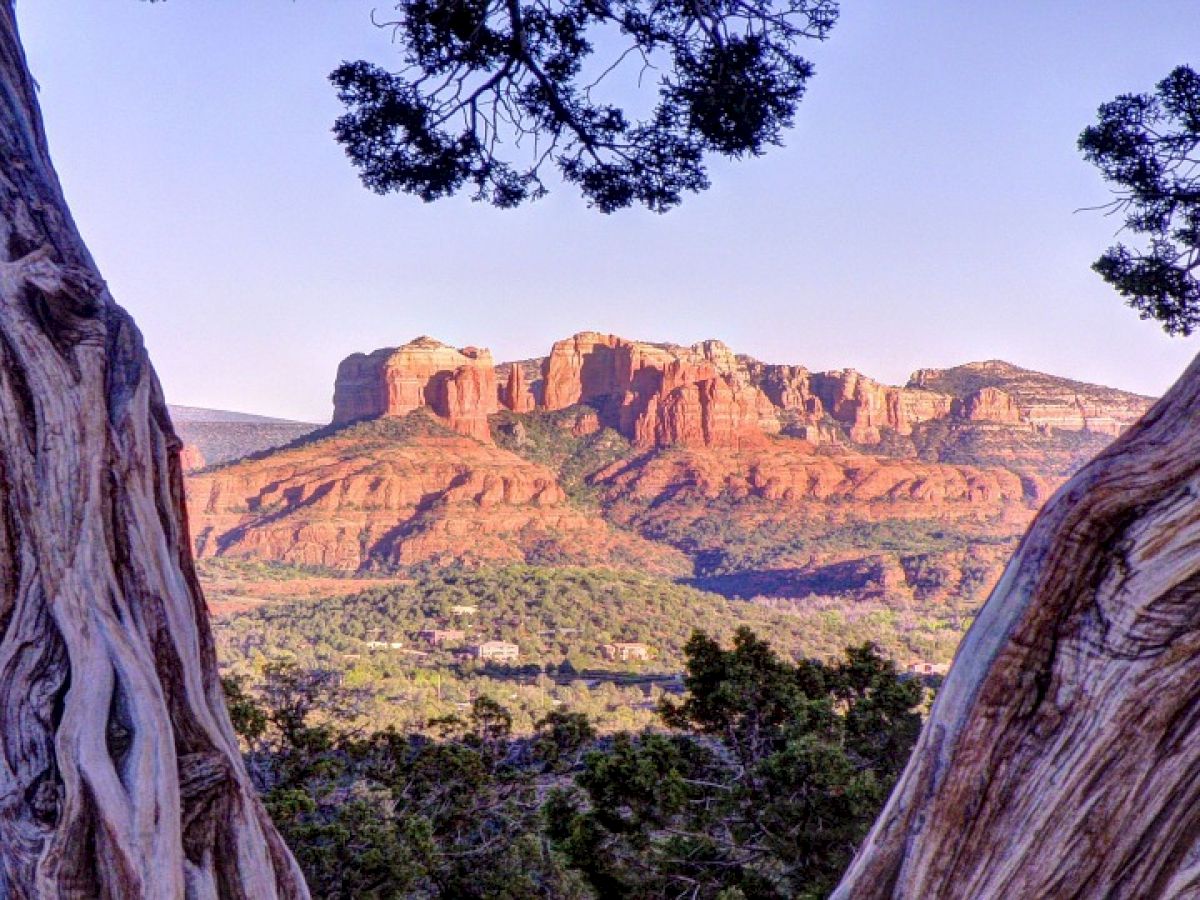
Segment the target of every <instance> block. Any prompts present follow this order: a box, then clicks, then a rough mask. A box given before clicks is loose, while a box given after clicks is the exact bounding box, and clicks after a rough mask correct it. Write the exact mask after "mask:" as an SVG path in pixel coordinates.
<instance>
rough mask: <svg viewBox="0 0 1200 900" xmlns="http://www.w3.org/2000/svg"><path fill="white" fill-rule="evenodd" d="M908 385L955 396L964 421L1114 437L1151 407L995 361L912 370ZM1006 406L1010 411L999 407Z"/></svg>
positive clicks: (1140, 399) (1112, 392) (1128, 396)
mask: <svg viewBox="0 0 1200 900" xmlns="http://www.w3.org/2000/svg"><path fill="white" fill-rule="evenodd" d="M908 386H909V387H910V388H925V389H928V390H934V391H943V392H947V393H951V394H953V395H955V396H956V397H958V398H960V399H961V403H960V405H959V407H958V409H959V410H960V411H961V412H959V414H961V415H962V416H963V417H964V418H968V419H986V420H988V421H995V422H1007V423H1009V424H1017V423H1027V424H1028V425H1030V426H1031V427H1033V428H1037V429H1040V430H1043V431H1051V430H1056V429H1057V430H1060V431H1089V432H1092V433H1094V434H1101V435H1108V436H1116V435H1118V434H1120V433H1121V432H1122V431H1124V430H1125V429H1126V428H1128V427H1129V426H1130V425H1132V424H1133V423H1134V422H1136V421H1137V420H1138V419H1139V418H1141V416H1142V414H1143V413H1145V412H1146V410H1147V409H1149V408H1150V403H1151V399H1150V398H1149V397H1140V396H1138V395H1136V394H1129V393H1126V392H1125V391H1118V390H1114V389H1113V388H1107V387H1103V386H1101V385H1096V384H1087V383H1085V382H1081V381H1072V380H1070V379H1067V378H1057V377H1055V376H1052V375H1045V374H1043V373H1041V372H1033V371H1030V370H1029V369H1022V368H1021V367H1020V366H1014V365H1012V364H1011V363H1006V362H1003V361H1001V360H989V361H987V362H977V363H967V364H966V365H962V366H956V367H954V368H952V369H918V370H917V371H916V372H914V373H913V375H912V377H911V378H910V379H909V381H908ZM989 391H999V392H1002V394H1003V396H1000V395H999V394H996V393H989ZM1005 398H1007V399H1005ZM1010 404H1011V408H1005V407H1006V406H1009V405H1010ZM1014 409H1015V414H1014V412H1013V410H1014Z"/></svg>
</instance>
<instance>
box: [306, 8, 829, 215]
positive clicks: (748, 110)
mask: <svg viewBox="0 0 1200 900" xmlns="http://www.w3.org/2000/svg"><path fill="white" fill-rule="evenodd" d="M837 12H838V7H837V3H836V2H835V0H784V2H774V0H753V2H743V3H739V4H736V5H735V4H709V5H705V6H697V5H695V4H691V3H687V2H681V0H667V2H662V0H659V2H654V3H649V2H645V0H619V2H614V3H596V2H593V0H556V2H554V3H546V4H535V5H522V4H520V3H518V2H516V0H471V2H463V0H404V2H401V3H399V4H397V6H396V13H395V16H396V21H395V22H394V23H391V24H392V25H393V26H394V27H393V29H392V31H391V34H392V36H393V38H394V40H395V41H396V43H397V44H398V45H399V47H400V51H401V55H402V56H403V58H404V66H405V67H404V69H403V70H402V71H400V72H397V73H393V72H388V71H386V70H384V69H382V68H380V67H379V66H376V65H373V64H371V63H368V62H366V61H358V62H347V63H344V64H343V65H342V66H340V67H339V68H338V69H337V70H336V71H335V72H334V73H333V74H332V75H331V76H330V80H331V81H332V82H333V83H334V85H335V86H336V88H337V92H338V97H339V99H340V100H341V101H342V103H343V104H345V106H346V107H347V112H346V114H345V115H343V116H342V117H341V118H339V119H338V121H337V123H336V125H335V126H334V133H335V134H336V136H337V139H338V141H339V142H340V143H341V144H342V145H343V147H344V148H345V150H346V154H347V155H348V156H349V157H350V159H351V161H352V162H353V163H354V165H355V166H356V167H358V169H359V171H360V175H361V178H362V180H363V183H364V184H365V185H366V186H367V187H368V188H370V189H371V190H373V191H376V192H378V193H381V194H382V193H389V192H392V191H402V192H406V193H410V194H414V195H416V196H418V197H420V198H421V199H423V200H425V201H431V200H435V199H438V198H439V197H445V196H448V195H452V194H455V193H457V192H458V191H459V190H460V189H462V188H463V187H465V186H467V185H472V186H473V187H474V198H475V199H477V200H485V201H487V202H490V203H492V204H495V205H496V206H499V207H513V206H517V205H519V204H521V203H522V202H524V201H525V200H528V199H532V198H537V197H540V196H542V195H543V194H544V193H545V192H546V186H545V184H544V183H543V180H542V167H543V166H544V165H546V164H550V165H552V166H553V167H555V168H557V169H558V171H559V173H560V175H561V177H562V178H563V179H564V180H565V181H567V182H569V183H572V184H574V185H576V186H577V187H578V188H579V190H580V191H581V193H582V194H583V195H584V197H585V198H586V199H587V201H588V203H589V204H591V205H592V206H595V207H596V208H597V209H599V210H601V211H602V212H612V211H613V210H616V209H621V208H623V207H626V206H629V205H631V204H633V203H642V204H644V205H646V206H647V207H649V208H650V209H653V210H656V211H658V212H662V211H665V210H667V209H670V208H671V207H673V206H675V205H676V204H677V203H679V202H680V199H681V196H682V194H683V193H684V192H685V191H699V190H703V189H704V188H706V187H708V178H707V175H706V172H705V164H704V157H705V154H707V153H718V154H721V155H723V156H726V157H732V158H739V157H742V156H745V155H758V154H760V153H761V152H763V150H764V148H765V147H766V146H769V145H771V144H776V143H778V142H779V140H780V135H781V133H782V131H783V129H785V128H787V127H789V126H790V124H791V122H792V116H793V114H794V112H795V109H796V106H797V104H798V103H799V102H800V98H801V97H802V96H803V93H804V90H805V87H806V85H807V82H808V79H809V78H810V77H811V76H812V73H813V69H812V66H811V64H810V63H809V62H807V61H806V60H804V59H803V58H801V57H800V56H799V55H798V54H797V53H796V52H795V48H796V45H797V44H798V43H799V42H800V41H801V39H803V38H816V39H823V38H824V37H826V35H827V34H828V33H829V31H830V29H831V28H832V27H833V24H834V22H835V21H836V19H837ZM614 41H615V42H616V43H615V44H614ZM597 50H600V51H601V54H600V58H599V59H596V58H593V54H594V53H595V51H597ZM627 64H628V65H627ZM651 69H655V70H657V71H658V72H659V73H661V74H659V75H658V76H657V79H656V80H657V82H658V96H657V102H656V104H655V106H654V108H653V110H652V111H650V112H649V113H648V114H646V115H643V116H642V117H640V118H639V117H637V116H635V115H634V113H633V110H632V109H631V108H629V107H627V106H625V105H623V104H622V105H618V104H617V103H615V102H613V101H614V100H615V98H616V97H617V96H620V91H615V92H614V93H613V95H612V96H611V97H610V98H609V99H607V100H605V99H602V93H603V91H604V89H605V87H607V85H606V84H604V82H606V81H608V80H609V78H610V76H612V77H613V78H614V79H616V78H619V79H620V80H622V81H627V82H628V83H629V84H635V83H636V84H637V85H638V86H640V85H641V83H642V78H641V75H639V74H638V72H639V70H640V72H641V74H642V75H644V74H645V73H646V72H647V71H648V70H651ZM616 72H620V73H622V74H620V75H614V73H616ZM631 79H632V80H631ZM635 93H637V92H636V91H635ZM523 147H524V148H525V149H522V148H523ZM522 154H523V155H524V159H520V158H519V157H520V156H521V155H522Z"/></svg>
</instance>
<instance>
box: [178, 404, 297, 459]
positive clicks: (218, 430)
mask: <svg viewBox="0 0 1200 900" xmlns="http://www.w3.org/2000/svg"><path fill="white" fill-rule="evenodd" d="M168 409H170V411H171V421H172V422H174V423H175V431H176V432H177V433H178V434H179V437H180V438H181V439H182V440H183V442H184V444H185V445H186V448H187V449H186V451H185V468H188V469H199V468H202V467H203V466H211V465H216V464H218V463H225V462H229V461H231V460H234V459H240V458H241V457H243V456H250V455H252V454H255V453H262V452H263V451H264V450H270V449H272V448H274V447H280V446H283V445H284V444H288V443H291V442H292V441H294V440H296V438H299V437H303V436H304V435H306V434H308V433H309V432H311V431H313V430H315V429H316V428H318V427H320V426H318V425H315V424H313V423H311V422H294V421H292V420H290V419H275V418H272V417H270V416H256V415H253V414H251V413H243V412H233V411H232V410H227V409H205V408H203V407H199V406H170V407H168Z"/></svg>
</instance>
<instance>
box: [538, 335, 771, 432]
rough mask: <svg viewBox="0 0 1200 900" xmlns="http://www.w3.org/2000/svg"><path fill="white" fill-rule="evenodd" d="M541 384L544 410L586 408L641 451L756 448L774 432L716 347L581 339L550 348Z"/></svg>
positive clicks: (736, 366)
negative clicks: (543, 393)
mask: <svg viewBox="0 0 1200 900" xmlns="http://www.w3.org/2000/svg"><path fill="white" fill-rule="evenodd" d="M545 383H546V391H545V405H546V408H547V409H550V410H555V409H564V408H566V407H568V406H572V405H575V404H579V403H584V404H589V405H592V406H594V407H596V409H597V410H598V412H599V414H600V417H601V420H602V421H603V422H604V423H605V424H608V425H611V426H612V427H614V428H616V429H617V431H619V432H620V433H621V434H623V435H624V436H625V437H627V438H628V439H629V440H630V441H632V442H633V444H634V446H636V447H639V448H650V447H673V446H682V447H727V448H738V447H749V446H758V445H761V444H763V443H764V442H765V441H766V437H767V435H769V434H774V433H776V432H778V431H779V428H780V423H779V419H778V417H777V415H776V412H775V407H774V405H773V404H772V403H771V401H770V399H769V398H768V397H767V395H766V394H765V393H763V391H762V390H761V389H759V388H758V387H757V386H756V385H754V384H753V383H752V382H751V380H750V376H749V372H748V370H747V368H746V367H745V366H744V365H743V364H742V363H741V362H740V361H739V360H738V359H737V357H735V356H734V354H733V351H732V350H730V349H729V348H728V347H726V346H725V345H724V344H723V343H721V342H720V341H704V342H702V343H699V344H695V345H694V346H692V347H677V346H674V345H669V344H650V343H645V342H642V341H627V340H625V339H624V338H619V337H616V336H615V335H608V334H597V333H595V332H583V333H581V334H577V335H575V336H574V337H572V338H569V339H567V340H565V341H559V342H558V343H556V344H555V345H554V347H553V349H552V350H551V352H550V356H549V358H548V359H547V361H546V380H545Z"/></svg>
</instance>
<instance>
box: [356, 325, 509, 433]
mask: <svg viewBox="0 0 1200 900" xmlns="http://www.w3.org/2000/svg"><path fill="white" fill-rule="evenodd" d="M496 396H497V391H496V370H495V366H494V365H493V364H492V357H491V354H490V353H489V352H488V351H487V350H480V349H477V348H475V347H465V348H463V349H462V350H455V349H454V348H453V347H449V346H447V345H446V344H443V343H441V342H440V341H435V340H433V339H432V338H428V337H419V338H417V339H416V340H414V341H411V342H409V343H407V344H405V345H404V346H403V347H395V348H384V349H381V350H376V351H375V352H374V353H372V354H370V355H369V356H368V355H366V354H362V353H355V354H354V355H353V356H349V357H347V358H346V359H344V360H342V363H341V365H340V366H338V374H337V381H336V383H335V386H334V393H333V408H334V412H333V422H334V424H335V425H339V424H344V423H347V422H353V421H355V420H357V419H365V418H376V417H379V416H404V415H407V414H408V413H410V412H412V411H413V410H416V409H421V408H428V409H430V410H432V411H433V412H435V413H436V414H437V415H439V416H441V417H442V418H443V419H445V420H446V423H447V424H448V425H449V427H450V428H452V429H454V430H455V431H457V432H459V433H460V434H465V435H469V436H470V437H473V438H476V439H477V440H481V441H484V442H485V443H491V440H492V436H491V432H490V430H489V429H488V423H487V417H488V416H489V415H491V414H492V413H494V412H495V411H496V408H497V400H496Z"/></svg>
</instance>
